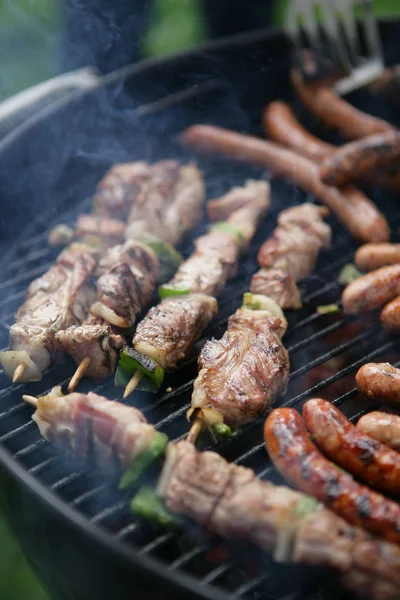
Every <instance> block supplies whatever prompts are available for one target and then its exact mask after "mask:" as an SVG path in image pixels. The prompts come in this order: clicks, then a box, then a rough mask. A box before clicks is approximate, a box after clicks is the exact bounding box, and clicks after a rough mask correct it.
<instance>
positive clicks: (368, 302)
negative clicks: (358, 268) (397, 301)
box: [342, 264, 400, 315]
mask: <svg viewBox="0 0 400 600" xmlns="http://www.w3.org/2000/svg"><path fill="white" fill-rule="evenodd" d="M399 295H400V264H399V265H391V266H389V267H381V268H380V269H377V270H376V271H371V273H367V275H363V276H362V277H360V278H359V279H356V280H355V281H352V282H351V283H350V284H349V285H348V286H347V287H346V289H345V290H344V292H343V294H342V303H343V308H344V311H345V312H346V313H348V314H353V315H356V314H359V313H362V312H369V311H373V310H376V309H377V308H380V307H381V306H383V305H384V304H386V303H387V302H390V300H393V298H396V296H399Z"/></svg>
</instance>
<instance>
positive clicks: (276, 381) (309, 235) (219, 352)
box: [188, 203, 331, 442]
mask: <svg viewBox="0 0 400 600" xmlns="http://www.w3.org/2000/svg"><path fill="white" fill-rule="evenodd" d="M326 212H327V211H326V209H325V208H321V207H317V206H315V205H313V204H311V203H305V204H301V205H299V206H295V207H293V208H289V209H287V210H284V211H282V212H281V213H280V215H279V217H278V226H277V227H276V229H275V230H274V232H273V234H272V236H271V237H270V239H269V240H267V241H266V242H265V243H264V244H263V245H262V246H261V248H260V251H259V253H258V261H259V263H260V264H261V265H262V266H263V268H262V269H261V270H260V271H259V272H258V273H256V274H255V275H254V276H253V278H252V281H251V287H250V289H251V292H252V293H249V294H245V296H244V303H243V305H242V307H241V308H239V309H238V310H237V311H236V312H235V313H234V315H232V316H231V317H230V318H229V321H228V328H227V330H226V332H225V333H224V335H223V337H222V338H221V339H219V340H214V339H212V340H210V341H208V342H207V343H206V344H205V346H204V347H203V349H202V351H201V353H200V356H199V360H198V364H199V373H198V376H197V378H196V380H195V382H194V386H193V395H192V402H191V408H190V409H189V411H188V418H193V417H194V423H193V425H192V428H191V430H190V433H189V437H188V440H189V441H191V442H194V441H195V440H196V438H197V436H198V434H199V433H200V431H201V429H202V427H203V426H204V425H208V426H213V425H215V424H220V423H221V422H223V423H225V424H226V425H228V426H229V427H231V428H237V427H240V426H242V425H245V424H247V423H250V422H251V421H253V420H254V419H256V418H257V417H259V416H260V415H262V414H263V413H264V412H265V410H266V408H267V407H269V406H271V404H272V403H273V402H274V400H275V399H276V398H277V396H278V395H279V394H280V393H282V392H284V391H285V390H286V387H287V381H288V376H289V367H290V365H289V357H288V354H287V351H286V349H285V347H284V345H283V343H282V339H281V338H282V337H283V335H284V333H285V332H286V328H287V322H286V319H285V316H284V314H283V312H282V308H284V309H290V308H294V309H295V308H299V306H301V300H300V292H299V290H298V289H297V286H296V281H298V280H300V279H303V278H304V277H306V276H307V275H309V274H310V273H311V272H312V271H313V270H314V268H315V262H316V258H317V255H318V253H319V251H320V250H321V249H322V248H323V247H328V246H329V244H330V239H331V230H330V227H329V226H328V225H327V224H325V223H324V221H323V216H325V215H326Z"/></svg>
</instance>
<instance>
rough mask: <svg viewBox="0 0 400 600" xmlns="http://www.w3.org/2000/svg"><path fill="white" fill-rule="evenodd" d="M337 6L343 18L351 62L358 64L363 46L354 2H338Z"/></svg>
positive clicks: (345, 0) (348, 0)
mask: <svg viewBox="0 0 400 600" xmlns="http://www.w3.org/2000/svg"><path fill="white" fill-rule="evenodd" d="M336 4H337V8H338V10H339V11H340V14H341V17H342V23H343V28H344V31H345V35H346V39H347V43H348V48H349V54H350V60H351V62H352V63H353V64H356V63H357V62H358V60H357V59H358V57H359V56H360V55H361V46H360V40H359V36H358V31H357V21H356V16H355V10H354V9H355V6H354V2H353V1H352V0H336Z"/></svg>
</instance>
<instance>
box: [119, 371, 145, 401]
mask: <svg viewBox="0 0 400 600" xmlns="http://www.w3.org/2000/svg"><path fill="white" fill-rule="evenodd" d="M142 377H143V373H142V371H139V370H137V371H136V372H135V374H134V375H133V376H132V377H131V379H130V380H129V381H128V385H127V386H126V388H125V391H124V395H123V398H127V397H128V396H130V395H131V394H132V392H134V391H135V389H136V386H137V385H138V383H139V381H140V380H141V379H142Z"/></svg>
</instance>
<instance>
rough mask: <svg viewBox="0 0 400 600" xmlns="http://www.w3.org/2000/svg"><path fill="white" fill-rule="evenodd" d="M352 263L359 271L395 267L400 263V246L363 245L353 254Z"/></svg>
mask: <svg viewBox="0 0 400 600" xmlns="http://www.w3.org/2000/svg"><path fill="white" fill-rule="evenodd" d="M354 262H355V265H356V267H357V268H358V269H360V271H373V270H374V269H379V268H380V267H385V266H386V265H396V264H398V263H400V244H387V243H382V244H364V245H363V246H361V247H360V248H359V249H358V250H357V252H356V253H355V256H354Z"/></svg>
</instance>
